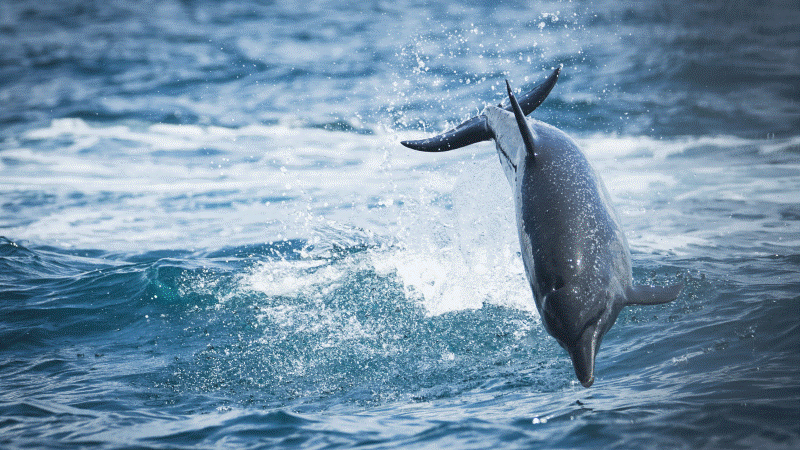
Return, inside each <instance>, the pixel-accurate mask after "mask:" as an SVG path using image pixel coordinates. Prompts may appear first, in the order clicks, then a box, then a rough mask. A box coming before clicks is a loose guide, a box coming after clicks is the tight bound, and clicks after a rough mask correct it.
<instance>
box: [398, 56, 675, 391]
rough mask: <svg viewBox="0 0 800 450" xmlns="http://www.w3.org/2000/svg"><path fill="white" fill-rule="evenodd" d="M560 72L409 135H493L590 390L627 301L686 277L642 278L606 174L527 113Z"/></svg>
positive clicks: (541, 277) (563, 333)
mask: <svg viewBox="0 0 800 450" xmlns="http://www.w3.org/2000/svg"><path fill="white" fill-rule="evenodd" d="M560 70H561V69H560V68H557V69H555V70H554V71H553V73H552V74H551V75H550V76H549V77H548V78H547V80H545V81H544V82H543V83H542V84H540V85H539V86H537V87H535V88H534V89H533V90H531V91H530V92H529V93H528V94H526V95H524V96H523V97H521V98H522V101H520V102H517V100H516V98H515V97H514V94H513V92H512V91H511V86H510V84H509V83H508V80H506V88H507V90H508V100H509V105H508V106H505V105H503V104H501V105H500V106H499V107H496V106H487V107H486V108H484V110H483V111H482V112H481V114H480V115H478V116H476V117H473V118H472V119H469V120H467V121H466V122H464V123H463V124H461V125H459V126H458V127H456V128H455V129H453V130H451V131H448V132H445V133H443V134H441V135H438V136H435V137H432V138H429V139H424V140H418V141H404V142H401V143H402V144H403V145H405V146H406V147H409V148H412V149H415V150H420V151H431V152H439V151H448V150H454V149H456V148H460V147H464V146H466V145H470V144H474V143H476V142H480V141H484V140H490V139H494V141H495V144H496V147H497V153H498V155H499V157H500V163H501V164H502V166H503V169H504V171H505V174H506V178H508V182H509V183H510V184H511V187H512V189H513V190H514V205H515V209H516V217H517V231H518V233H519V242H520V247H521V250H522V261H523V263H524V265H525V273H526V274H527V276H528V282H529V283H530V285H531V290H532V291H533V296H534V299H535V301H536V307H537V309H538V310H539V316H540V317H541V318H542V322H543V324H544V327H545V329H546V330H547V332H548V333H550V335H552V336H553V337H554V338H555V339H556V340H557V341H558V343H559V344H560V345H561V346H562V347H563V348H564V349H565V350H566V351H567V353H569V356H570V358H571V359H572V364H573V366H574V368H575V374H576V375H577V377H578V380H579V381H580V382H581V384H582V385H583V386H584V387H587V388H588V387H589V386H591V385H592V383H594V362H595V357H596V356H597V350H598V349H599V347H600V342H601V341H602V339H603V335H604V334H605V333H606V332H607V331H608V330H609V329H610V328H611V326H612V325H613V324H614V321H615V320H616V319H617V316H618V315H619V313H620V311H621V310H622V308H623V307H625V306H628V305H655V304H660V303H666V302H670V301H672V300H675V299H676V298H677V297H678V294H680V291H681V289H682V288H683V285H682V284H674V285H671V286H666V287H660V286H643V285H635V284H633V277H632V275H631V256H630V250H629V249H628V242H627V240H626V239H625V235H624V234H623V232H622V228H621V227H620V225H619V219H618V217H617V214H616V212H615V210H614V207H613V205H612V204H611V202H610V199H609V195H608V192H607V191H606V188H605V186H604V185H603V182H602V180H601V179H600V177H599V176H598V174H597V173H596V172H595V171H594V169H593V168H592V166H591V165H590V164H589V161H588V160H587V159H586V156H584V154H583V152H582V151H581V150H580V149H579V148H578V145H577V144H576V143H575V141H573V140H572V139H571V138H570V137H569V136H567V135H566V134H565V133H564V132H563V131H561V130H559V129H557V128H555V127H553V126H552V125H548V124H546V123H544V122H540V121H538V120H532V121H531V122H530V123H529V122H528V121H527V120H526V119H525V116H526V115H527V114H530V113H531V112H532V111H533V110H534V109H536V107H538V106H539V105H540V104H542V102H543V101H544V99H545V98H546V97H547V94H548V93H550V90H552V88H553V86H554V85H555V82H556V80H557V79H558V75H559V73H560Z"/></svg>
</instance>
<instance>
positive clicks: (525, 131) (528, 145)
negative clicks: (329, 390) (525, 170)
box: [506, 80, 536, 161]
mask: <svg viewBox="0 0 800 450" xmlns="http://www.w3.org/2000/svg"><path fill="white" fill-rule="evenodd" d="M506 89H507V90H508V99H509V100H510V101H511V108H513V110H514V117H515V118H516V119H517V125H518V126H519V132H520V133H522V142H524V143H525V150H526V151H527V152H528V154H529V155H531V156H532V157H534V161H535V158H536V153H534V151H533V134H532V133H531V129H530V127H528V122H526V121H525V114H523V113H522V108H520V107H519V103H517V98H516V97H514V93H513V92H511V85H510V84H509V83H508V80H506Z"/></svg>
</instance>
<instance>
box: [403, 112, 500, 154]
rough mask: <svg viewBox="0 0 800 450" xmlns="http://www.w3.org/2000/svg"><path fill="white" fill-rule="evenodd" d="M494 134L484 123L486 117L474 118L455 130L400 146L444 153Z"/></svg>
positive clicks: (407, 142) (486, 139)
mask: <svg viewBox="0 0 800 450" xmlns="http://www.w3.org/2000/svg"><path fill="white" fill-rule="evenodd" d="M493 137H494V134H493V133H492V131H491V130H490V129H489V125H488V124H487V123H486V116H482V115H481V116H475V117H473V118H471V119H469V120H467V121H466V122H464V123H462V124H461V125H459V126H457V127H456V128H454V129H452V130H450V131H447V132H445V133H442V134H440V135H437V136H434V137H432V138H428V139H420V140H417V141H402V142H400V143H401V144H403V145H405V146H406V147H408V148H411V149H414V150H419V151H421V152H446V151H448V150H455V149H457V148H461V147H466V146H467V145H470V144H475V143H477V142H481V141H488V140H489V139H492V138H493Z"/></svg>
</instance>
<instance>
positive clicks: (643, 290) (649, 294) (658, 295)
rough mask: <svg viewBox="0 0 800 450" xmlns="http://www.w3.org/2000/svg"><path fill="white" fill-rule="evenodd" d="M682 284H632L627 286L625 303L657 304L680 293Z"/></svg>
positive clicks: (666, 301)
mask: <svg viewBox="0 0 800 450" xmlns="http://www.w3.org/2000/svg"><path fill="white" fill-rule="evenodd" d="M681 289H683V284H681V283H678V284H673V285H671V286H644V285H641V284H637V285H633V286H631V287H629V288H628V292H627V294H628V295H627V298H626V301H625V304H626V305H659V304H661V303H668V302H671V301H673V300H675V299H676V298H678V294H680V293H681Z"/></svg>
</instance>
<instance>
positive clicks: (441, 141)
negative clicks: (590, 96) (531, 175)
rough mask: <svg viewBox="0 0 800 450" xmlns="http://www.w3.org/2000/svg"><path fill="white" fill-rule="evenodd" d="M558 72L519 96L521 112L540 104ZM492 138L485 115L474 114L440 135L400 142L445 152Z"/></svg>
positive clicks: (509, 109) (555, 71)
mask: <svg viewBox="0 0 800 450" xmlns="http://www.w3.org/2000/svg"><path fill="white" fill-rule="evenodd" d="M559 73H561V67H558V68H556V69H555V70H554V71H553V73H551V74H550V76H549V77H547V79H546V80H544V81H543V82H542V83H541V84H539V85H538V86H536V87H535V88H533V89H531V91H530V92H528V93H527V94H525V95H523V96H522V97H520V98H519V106H520V109H521V110H522V114H524V115H526V116H527V115H528V114H530V113H532V112H533V110H535V109H536V108H538V107H539V105H541V104H542V102H543V101H544V99H545V98H547V94H549V93H550V91H551V90H553V86H555V85H556V81H558V75H559ZM500 106H501V108H504V109H506V110H507V111H511V110H512V106H511V104H510V103H509V104H508V105H506V104H505V102H504V104H501V105H500ZM492 138H494V134H493V133H492V131H491V130H490V129H489V125H488V124H487V123H486V117H485V116H482V115H481V116H475V117H473V118H471V119H469V120H467V121H466V122H464V123H462V124H461V125H459V126H457V127H456V128H454V129H452V130H450V131H447V132H445V133H442V134H440V135H437V136H434V137H431V138H428V139H420V140H415V141H402V142H400V143H401V144H403V145H405V146H406V147H408V148H411V149H414V150H419V151H422V152H446V151H448V150H455V149H457V148H461V147H466V146H467V145H471V144H475V143H478V142H481V141H488V140H489V139H492Z"/></svg>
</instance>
